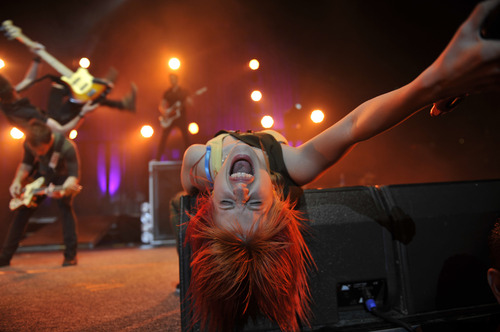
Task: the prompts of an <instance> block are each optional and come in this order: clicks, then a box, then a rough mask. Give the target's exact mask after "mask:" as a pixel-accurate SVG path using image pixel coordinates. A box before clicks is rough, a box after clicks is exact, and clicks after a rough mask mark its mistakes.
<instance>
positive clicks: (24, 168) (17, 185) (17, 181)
mask: <svg viewBox="0 0 500 332" xmlns="http://www.w3.org/2000/svg"><path fill="white" fill-rule="evenodd" d="M32 168H33V167H32V166H31V165H28V164H24V163H21V164H19V166H18V167H17V171H16V174H15V175H14V179H13V180H12V184H11V185H10V187H9V192H10V194H11V196H12V197H18V196H19V195H20V194H21V188H22V185H21V183H22V181H23V180H24V179H26V178H27V177H28V175H29V174H30V172H31V170H32Z"/></svg>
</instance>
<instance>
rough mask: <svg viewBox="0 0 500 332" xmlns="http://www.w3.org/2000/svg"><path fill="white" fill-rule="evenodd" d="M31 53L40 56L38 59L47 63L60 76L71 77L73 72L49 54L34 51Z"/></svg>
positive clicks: (42, 51)
mask: <svg viewBox="0 0 500 332" xmlns="http://www.w3.org/2000/svg"><path fill="white" fill-rule="evenodd" d="M33 52H34V53H36V54H37V55H38V56H40V58H42V59H43V60H44V61H45V62H47V63H48V64H49V65H50V66H51V67H52V68H54V69H55V70H57V71H58V72H59V74H61V75H62V76H65V77H71V76H72V75H73V71H71V69H69V68H68V67H66V66H65V65H63V64H62V63H61V62H59V60H57V59H56V58H54V57H53V56H52V55H51V54H50V53H49V52H47V51H45V50H36V51H33Z"/></svg>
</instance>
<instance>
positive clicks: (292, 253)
mask: <svg viewBox="0 0 500 332" xmlns="http://www.w3.org/2000/svg"><path fill="white" fill-rule="evenodd" d="M198 208H199V209H198V211H197V213H196V215H194V216H193V217H192V218H191V220H190V221H189V223H188V226H187V232H186V243H189V244H190V245H191V249H192V257H191V282H190V287H189V290H188V297H189V299H190V300H191V305H192V307H191V312H192V315H193V322H192V324H193V325H194V324H195V323H196V322H200V324H201V327H202V329H208V331H210V332H213V331H232V330H233V329H234V327H242V326H243V325H244V324H245V323H246V322H247V321H248V319H249V318H252V319H255V318H257V317H258V316H259V315H263V316H265V317H267V318H269V319H270V320H272V321H274V322H276V323H277V324H278V325H279V327H280V328H281V329H282V330H283V331H299V330H300V323H301V322H302V323H303V324H306V325H308V324H309V323H308V315H309V312H310V293H309V286H308V283H307V269H308V267H310V265H311V264H314V262H313V260H312V257H311V254H310V252H309V249H308V248H307V246H306V244H305V242H304V238H303V236H302V231H303V230H304V225H303V224H302V223H301V220H303V219H302V217H301V213H300V212H299V211H297V210H295V209H294V205H293V204H292V203H291V202H290V199H289V198H288V199H285V200H281V199H275V200H274V202H273V204H272V206H271V208H270V210H269V212H268V213H267V214H266V215H265V216H263V217H262V218H261V219H260V220H258V221H257V223H256V224H254V226H253V227H251V228H250V230H249V231H247V232H245V231H243V229H242V228H241V226H240V227H238V226H239V224H238V223H235V225H238V226H236V227H235V228H234V229H232V230H229V229H226V228H224V227H218V226H216V224H215V222H214V217H213V215H214V213H213V212H214V211H213V205H212V198H211V197H210V196H208V195H204V196H201V197H200V198H199V199H198Z"/></svg>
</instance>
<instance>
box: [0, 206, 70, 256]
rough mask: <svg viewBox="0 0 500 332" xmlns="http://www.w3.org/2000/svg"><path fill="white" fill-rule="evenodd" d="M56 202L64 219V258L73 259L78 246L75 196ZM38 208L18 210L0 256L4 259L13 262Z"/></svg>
mask: <svg viewBox="0 0 500 332" xmlns="http://www.w3.org/2000/svg"><path fill="white" fill-rule="evenodd" d="M42 200H43V199H41V200H38V202H39V203H38V204H40V202H41V201H42ZM56 201H57V204H58V206H59V210H60V211H61V217H62V227H63V239H64V244H65V249H64V257H65V258H68V259H73V258H75V257H76V248H77V244H78V239H77V234H76V216H75V213H74V211H73V205H72V203H73V196H65V197H63V198H61V199H57V200H56ZM37 208H38V207H32V208H28V207H26V206H22V207H20V208H19V209H18V210H16V212H15V216H14V220H13V222H12V224H11V225H10V229H9V233H8V236H7V239H6V241H5V243H4V245H3V249H2V253H1V255H0V257H1V258H2V259H5V260H8V261H10V260H11V258H12V256H13V255H14V253H15V252H16V250H17V248H18V246H19V242H20V241H21V240H22V238H23V235H24V232H25V231H26V226H27V225H28V221H29V219H30V217H31V216H32V215H33V213H34V212H35V211H36V210H37Z"/></svg>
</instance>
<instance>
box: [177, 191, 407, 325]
mask: <svg viewBox="0 0 500 332" xmlns="http://www.w3.org/2000/svg"><path fill="white" fill-rule="evenodd" d="M182 202H183V203H182V204H183V206H182V209H183V210H188V211H189V210H190V209H191V208H192V207H193V206H194V200H193V198H192V197H188V196H186V197H184V199H183V201H182ZM298 207H299V209H300V210H301V211H303V212H304V217H305V218H306V219H307V220H308V222H307V224H308V225H309V226H310V227H309V231H308V234H306V236H305V239H306V242H307V244H308V247H309V249H310V251H311V254H312V256H313V258H314V261H315V263H316V265H317V269H312V270H311V271H310V282H309V285H310V290H311V296H312V307H311V309H312V319H311V324H312V327H313V328H315V329H316V328H322V327H339V328H340V327H346V326H351V327H352V326H355V325H358V326H360V325H362V326H369V325H370V324H373V323H376V321H377V319H375V318H374V317H373V316H371V315H370V314H369V313H368V312H366V311H365V310H364V308H363V303H362V299H361V297H362V294H361V288H362V287H369V288H370V289H372V291H373V293H374V295H375V296H376V300H377V302H378V305H379V306H381V307H386V308H389V307H391V306H392V304H393V303H394V302H396V301H397V297H398V296H399V294H398V293H397V291H398V287H397V281H396V280H395V278H396V277H397V276H396V274H395V266H394V251H393V241H392V236H391V234H390V232H389V231H388V227H386V226H387V225H388V223H389V220H388V215H386V213H385V210H384V206H383V204H382V203H381V202H380V200H379V199H378V196H377V191H376V190H375V189H374V188H372V187H345V188H334V189H323V190H306V191H305V192H304V194H303V195H302V196H301V198H300V200H299V206H298ZM182 218H183V219H182V222H187V221H188V219H187V216H186V215H185V214H184V215H183V217H182ZM184 232H185V228H184V227H182V228H181V236H180V238H181V241H180V243H182V242H183V239H184ZM179 252H180V259H179V261H180V280H181V318H182V319H181V321H182V330H183V331H197V328H194V329H191V328H190V323H191V320H190V318H191V316H190V312H189V309H188V306H189V299H187V298H186V297H185V296H186V292H187V288H188V285H189V280H190V268H189V257H190V249H189V246H186V247H184V246H182V245H181V246H180V247H179ZM275 330H278V329H277V326H276V325H275V324H271V323H270V322H268V321H263V322H259V323H257V324H248V325H247V326H246V328H245V331H275Z"/></svg>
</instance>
